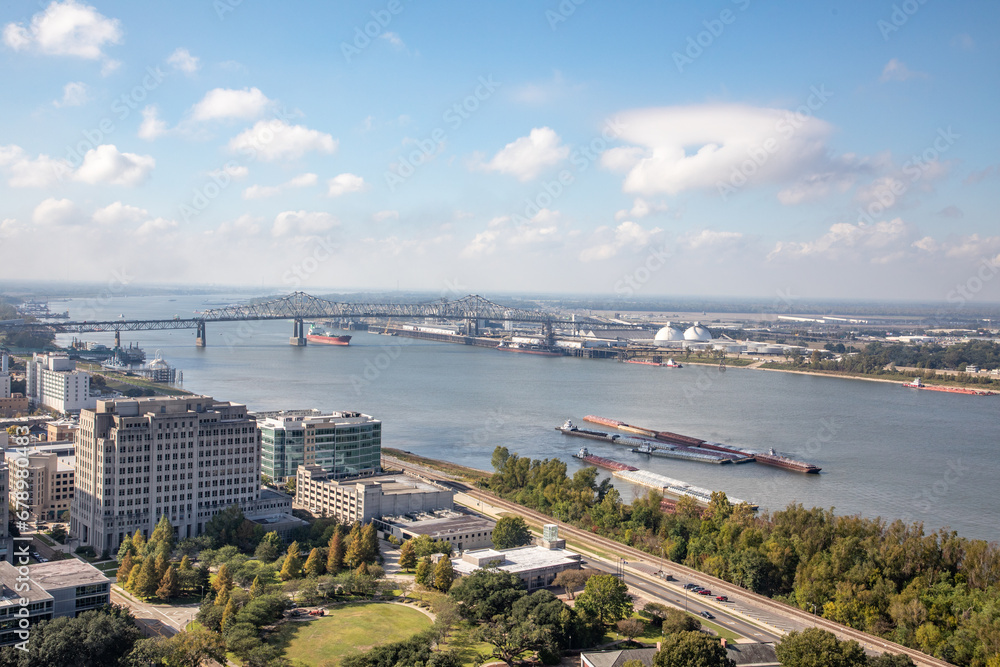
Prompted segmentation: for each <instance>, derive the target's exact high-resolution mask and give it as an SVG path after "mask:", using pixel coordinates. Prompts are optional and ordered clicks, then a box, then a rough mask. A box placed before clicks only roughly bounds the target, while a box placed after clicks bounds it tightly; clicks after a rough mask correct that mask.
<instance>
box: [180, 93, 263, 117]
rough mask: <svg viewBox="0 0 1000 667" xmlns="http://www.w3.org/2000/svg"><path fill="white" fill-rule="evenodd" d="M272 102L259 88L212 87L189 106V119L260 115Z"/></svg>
mask: <svg viewBox="0 0 1000 667" xmlns="http://www.w3.org/2000/svg"><path fill="white" fill-rule="evenodd" d="M273 104H274V102H273V101H272V100H270V99H268V97H267V95H265V94H264V93H262V92H261V91H260V88H244V89H242V90H236V89H233V88H213V89H212V90H210V91H208V92H207V93H205V97H203V98H201V100H200V101H199V102H198V103H197V104H195V105H194V106H193V107H191V119H192V120H195V121H209V120H223V119H231V118H235V119H242V120H252V119H254V118H258V117H260V115H261V114H263V113H264V112H265V111H267V109H268V108H269V107H271V105H273Z"/></svg>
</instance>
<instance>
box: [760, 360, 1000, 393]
mask: <svg viewBox="0 0 1000 667" xmlns="http://www.w3.org/2000/svg"><path fill="white" fill-rule="evenodd" d="M773 363H774V362H767V363H765V364H762V365H759V366H756V365H755V366H750V367H749V368H750V370H760V371H775V372H778V373H794V374H797V375H815V376H822V377H834V378H842V379H847V380H865V381H867V382H887V383H889V384H898V385H902V384H904V383H906V382H912V381H913V380H914V378H916V377H920V376H919V375H904V374H903V373H896V374H894V375H893V377H891V378H886V377H873V376H871V375H863V374H860V373H849V372H847V371H825V370H817V369H809V370H803V369H798V368H775V367H774V366H773V365H772V366H768V365H767V364H773ZM927 384H931V385H935V386H942V387H956V388H961V389H973V390H976V391H983V392H989V393H988V394H986V395H990V396H996V395H998V393H997V391H996V390H995V389H992V387H993V385H982V384H972V383H969V382H956V381H954V380H947V379H943V378H934V379H932V380H929V381H927Z"/></svg>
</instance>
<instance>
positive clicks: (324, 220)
mask: <svg viewBox="0 0 1000 667" xmlns="http://www.w3.org/2000/svg"><path fill="white" fill-rule="evenodd" d="M339 224H340V223H339V222H338V220H337V218H335V217H334V216H332V215H330V214H329V213H326V212H324V211H283V212H281V213H279V214H278V215H277V216H275V218H274V226H273V227H272V228H271V234H272V235H274V236H308V235H311V234H320V233H322V232H326V231H329V230H331V229H333V228H334V227H336V226H337V225H339Z"/></svg>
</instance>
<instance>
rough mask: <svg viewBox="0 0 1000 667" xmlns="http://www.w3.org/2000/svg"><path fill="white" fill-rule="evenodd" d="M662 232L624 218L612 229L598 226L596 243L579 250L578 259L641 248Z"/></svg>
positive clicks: (591, 259) (656, 228) (606, 256)
mask: <svg viewBox="0 0 1000 667" xmlns="http://www.w3.org/2000/svg"><path fill="white" fill-rule="evenodd" d="M662 232H663V230H662V229H660V228H659V227H654V228H653V229H645V228H644V227H643V226H642V225H640V224H638V223H636V222H633V221H631V220H626V221H625V222H623V223H621V224H619V225H618V226H617V227H615V228H614V229H613V230H612V229H611V228H609V227H599V228H598V229H597V230H596V231H595V232H594V237H595V239H596V240H597V243H595V244H594V245H591V246H589V247H587V248H584V249H583V250H582V251H581V252H580V261H582V262H592V261H595V260H602V259H610V258H611V257H614V256H615V255H617V254H618V253H619V252H621V251H622V250H626V249H627V250H633V251H638V250H642V249H643V248H646V247H647V246H649V244H650V243H651V242H652V240H653V239H654V238H655V237H656V236H658V235H659V234H661V233H662Z"/></svg>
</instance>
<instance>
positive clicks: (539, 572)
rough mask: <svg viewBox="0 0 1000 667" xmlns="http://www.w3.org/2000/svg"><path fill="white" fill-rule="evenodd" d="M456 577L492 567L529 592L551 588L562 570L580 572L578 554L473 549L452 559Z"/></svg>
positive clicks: (536, 549) (531, 549) (537, 549)
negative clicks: (513, 577) (515, 578)
mask: <svg viewBox="0 0 1000 667" xmlns="http://www.w3.org/2000/svg"><path fill="white" fill-rule="evenodd" d="M451 564H452V566H454V568H455V573H456V574H460V575H469V574H472V573H473V572H475V571H476V570H479V569H482V568H487V567H495V568H497V569H500V570H505V571H507V572H513V573H514V574H516V575H517V576H518V578H520V579H521V581H523V582H524V584H525V586H527V588H528V590H529V591H533V590H536V589H539V588H545V587H546V586H551V585H552V580H553V579H555V578H556V575H557V574H559V573H560V572H562V571H563V570H579V569H580V567H581V564H580V554H577V553H573V552H572V551H566V550H565V549H547V548H545V547H518V548H516V549H502V550H496V549H476V550H473V551H466V552H465V553H464V554H462V555H461V556H460V557H458V558H452V559H451Z"/></svg>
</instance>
